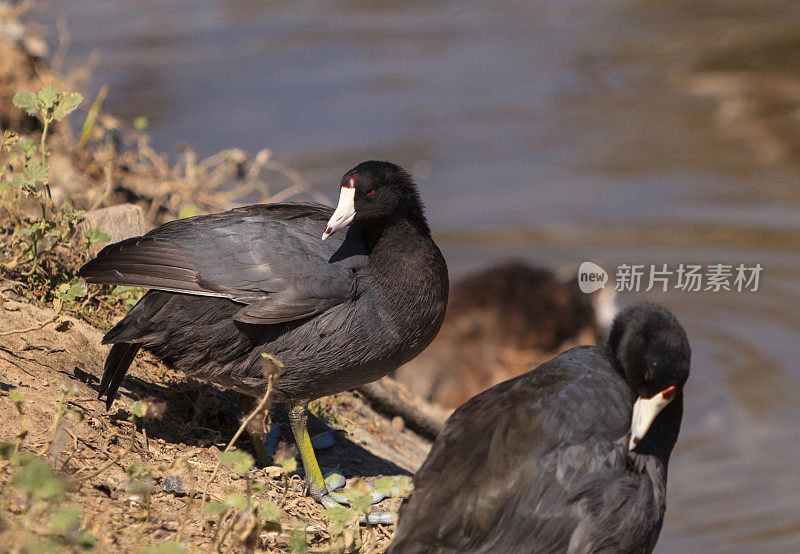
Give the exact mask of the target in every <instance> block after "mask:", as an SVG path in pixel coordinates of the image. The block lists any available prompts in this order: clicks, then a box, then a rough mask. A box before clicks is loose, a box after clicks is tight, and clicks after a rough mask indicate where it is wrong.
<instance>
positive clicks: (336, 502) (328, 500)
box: [311, 471, 394, 525]
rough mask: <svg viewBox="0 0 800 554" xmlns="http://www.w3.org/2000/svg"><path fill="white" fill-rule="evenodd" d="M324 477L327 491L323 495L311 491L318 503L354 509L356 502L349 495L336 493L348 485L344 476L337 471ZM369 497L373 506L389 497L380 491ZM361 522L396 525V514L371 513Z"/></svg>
mask: <svg viewBox="0 0 800 554" xmlns="http://www.w3.org/2000/svg"><path fill="white" fill-rule="evenodd" d="M324 477H325V489H326V491H325V492H323V493H322V494H320V493H319V492H316V493H315V491H311V496H313V497H314V498H315V499H316V500H317V502H319V503H320V504H322V505H323V506H324V507H326V508H345V506H351V507H353V505H354V502H353V501H352V500H351V498H350V497H349V496H348V495H345V494H341V493H337V492H336V491H337V490H338V489H340V488H342V487H344V486H345V484H346V480H345V478H344V475H342V474H341V473H337V472H335V471H327V472H325V473H324ZM369 497H370V500H369V503H370V505H371V504H377V503H378V502H380V501H382V500H384V499H385V498H388V497H389V495H388V494H386V493H383V492H379V491H371V492H370V493H369ZM359 521H360V522H361V523H368V524H370V525H379V524H380V525H391V524H392V523H394V514H392V513H391V512H371V513H369V514H367V515H366V516H361V517H360V518H359Z"/></svg>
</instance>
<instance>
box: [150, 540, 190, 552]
mask: <svg viewBox="0 0 800 554" xmlns="http://www.w3.org/2000/svg"><path fill="white" fill-rule="evenodd" d="M186 552H187V550H186V549H185V548H184V547H182V546H181V545H180V544H178V543H177V542H175V541H167V542H165V543H164V544H160V545H158V546H148V547H147V548H142V549H141V550H140V551H139V554H186Z"/></svg>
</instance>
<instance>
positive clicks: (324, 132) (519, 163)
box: [39, 0, 800, 552]
mask: <svg viewBox="0 0 800 554" xmlns="http://www.w3.org/2000/svg"><path fill="white" fill-rule="evenodd" d="M57 17H61V18H63V20H64V21H65V22H66V26H67V28H68V30H69V38H70V45H69V49H68V51H67V56H66V65H67V67H75V66H76V65H79V64H83V63H85V62H86V61H87V60H89V59H90V58H92V57H93V56H94V57H93V59H94V60H95V67H94V70H93V78H92V81H91V89H92V90H93V91H96V90H97V89H98V88H99V87H100V86H101V85H103V84H104V83H109V84H110V85H111V94H110V96H109V107H110V109H111V111H113V112H114V113H116V114H118V115H120V116H121V117H123V118H125V119H132V118H133V117H135V116H138V115H146V116H147V117H148V118H149V120H150V124H151V131H152V133H153V136H154V141H155V143H156V146H157V147H159V148H160V149H162V150H171V151H173V152H175V145H176V144H177V143H178V142H180V141H184V140H185V141H188V142H190V143H191V144H192V145H194V146H195V147H196V148H197V149H198V150H199V151H200V153H202V154H210V153H213V152H215V151H218V150H220V149H222V148H226V147H231V146H237V147H242V148H245V149H248V150H251V151H254V150H258V149H261V148H265V147H268V148H271V149H273V150H274V152H275V156H276V157H277V158H278V159H280V160H281V161H285V162H287V163H289V164H291V165H293V166H294V167H296V168H298V169H300V170H301V171H303V173H304V175H305V176H306V177H307V178H308V179H309V180H311V181H312V182H313V183H315V184H317V185H319V187H320V188H321V189H322V190H323V191H325V192H327V193H328V194H330V195H333V194H335V186H336V184H337V183H338V181H339V178H340V177H341V175H342V173H343V172H344V171H345V170H347V169H348V168H350V167H351V166H353V165H355V163H357V162H358V161H360V160H362V159H366V158H375V157H378V158H387V159H391V160H394V161H397V162H399V163H401V164H402V165H404V166H406V167H409V168H411V169H412V170H413V171H414V172H415V174H416V175H417V177H418V180H419V181H420V185H421V187H422V189H423V193H424V197H425V200H426V204H427V207H428V213H429V216H430V219H431V222H432V224H433V226H434V228H435V229H436V231H437V234H438V238H439V242H440V244H441V245H442V246H443V250H444V251H445V255H446V256H447V258H448V260H449V262H450V265H451V268H452V271H453V273H454V274H456V275H458V274H459V273H462V272H464V271H466V270H468V269H471V268H474V267H479V266H482V265H485V264H487V263H489V262H491V261H492V260H496V259H499V258H504V257H510V256H519V257H524V258H526V259H528V260H530V261H531V262H533V263H537V264H544V265H549V266H559V265H564V264H573V263H578V262H581V261H583V260H586V259H594V260H598V261H599V262H600V263H601V264H602V265H603V266H604V267H606V268H607V269H609V270H610V271H613V270H614V268H616V267H617V266H618V265H619V264H621V263H628V264H631V263H636V264H659V265H660V264H663V263H667V264H670V265H672V266H676V265H677V264H679V263H699V264H712V263H732V264H738V263H747V264H754V263H760V264H761V265H762V266H763V268H764V270H763V273H762V274H761V280H760V287H759V290H758V291H757V292H755V293H736V292H719V293H712V292H699V293H687V292H680V291H674V290H673V291H670V292H667V293H663V292H660V293H656V292H651V293H646V294H645V293H643V292H640V293H638V294H637V293H625V294H622V296H621V302H622V303H628V302H631V301H635V300H639V299H645V298H648V299H652V300H656V301H659V302H663V303H665V304H667V305H668V306H669V307H670V308H672V309H673V310H674V311H675V312H676V313H677V315H678V316H679V318H680V319H681V321H682V322H683V323H684V324H685V326H686V327H687V330H688V332H689V336H690V338H691V342H692V345H693V348H694V358H693V361H694V363H693V372H694V373H693V375H692V378H691V381H690V384H689V387H688V392H687V395H688V398H687V408H686V416H685V418H684V427H683V431H682V435H681V439H680V441H679V443H678V446H677V449H676V452H675V454H674V456H673V461H672V464H671V467H670V483H669V510H668V513H667V521H666V524H665V526H664V530H663V532H662V539H661V541H660V543H659V546H658V551H659V552H686V551H709V550H714V551H741V552H749V551H764V550H783V551H795V552H796V551H800V509H799V508H800V478H798V475H800V440H798V439H800V404H799V403H798V398H800V368H798V360H800V309H798V306H799V305H800V259H799V258H798V255H797V253H798V247H800V211H799V210H798V208H800V186H799V185H798V179H800V163H798V162H800V4H798V3H788V2H776V1H770V0H761V1H758V0H753V1H735V0H733V1H722V0H696V1H689V0H684V1H680V0H678V1H666V0H664V1H655V0H650V1H629V2H616V1H598V2H591V3H587V2H575V1H569V0H567V1H563V0H562V1H557V0H549V1H546V2H531V1H522V0H519V1H516V2H505V1H498V2H489V1H480V2H478V1H472V0H461V1H459V2H442V1H438V0H427V1H425V2H421V1H416V0H413V1H405V2H383V1H380V2H376V1H374V0H371V1H363V0H350V1H342V2H327V3H317V2H313V3H312V2H302V1H292V2H262V1H255V0H250V1H247V0H241V1H233V0H229V1H224V0H217V1H212V0H191V1H190V0H173V1H170V2H155V1H152V0H150V1H137V2H133V1H130V0H129V1H123V0H104V1H103V2H97V1H96V0H92V1H89V0H70V1H69V2H53V3H52V5H51V6H50V7H49V8H47V10H46V11H45V12H44V13H42V14H40V16H39V18H40V20H41V21H42V22H43V23H45V24H47V25H52V24H53V23H54V22H55V21H56V18H57ZM49 28H50V30H51V36H52V37H53V39H54V40H53V42H54V43H55V30H54V26H51V27H49Z"/></svg>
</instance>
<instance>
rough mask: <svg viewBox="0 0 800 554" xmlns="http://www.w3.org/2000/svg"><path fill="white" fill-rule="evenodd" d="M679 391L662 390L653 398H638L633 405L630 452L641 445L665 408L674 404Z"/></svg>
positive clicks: (671, 388) (671, 389)
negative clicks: (671, 403) (673, 401)
mask: <svg viewBox="0 0 800 554" xmlns="http://www.w3.org/2000/svg"><path fill="white" fill-rule="evenodd" d="M676 392H677V390H676V389H675V387H674V386H672V387H669V388H667V389H664V390H662V391H661V392H660V393H658V394H657V395H655V396H654V397H652V398H641V397H639V398H637V399H636V402H634V403H633V417H632V418H631V440H630V442H629V443H628V450H633V449H634V448H636V445H637V444H639V443H640V442H641V441H642V439H643V438H644V436H645V435H646V434H647V431H648V430H649V429H650V426H651V425H652V424H653V421H654V420H655V419H656V416H658V414H660V413H661V410H663V409H664V407H665V406H666V405H667V404H669V403H670V402H672V399H673V398H675V394H676Z"/></svg>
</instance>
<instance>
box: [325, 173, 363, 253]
mask: <svg viewBox="0 0 800 554" xmlns="http://www.w3.org/2000/svg"><path fill="white" fill-rule="evenodd" d="M355 198H356V189H355V187H346V186H345V187H342V191H341V192H340V193H339V205H338V206H336V211H334V212H333V215H332V216H331V218H330V220H328V226H327V227H326V228H325V232H324V233H322V240H325V239H326V238H328V237H329V236H331V235H332V234H334V233H335V232H336V231H338V230H339V229H341V228H342V227H347V226H348V225H350V222H351V221H353V218H354V217H355V215H356V205H355Z"/></svg>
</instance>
